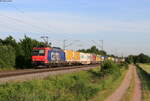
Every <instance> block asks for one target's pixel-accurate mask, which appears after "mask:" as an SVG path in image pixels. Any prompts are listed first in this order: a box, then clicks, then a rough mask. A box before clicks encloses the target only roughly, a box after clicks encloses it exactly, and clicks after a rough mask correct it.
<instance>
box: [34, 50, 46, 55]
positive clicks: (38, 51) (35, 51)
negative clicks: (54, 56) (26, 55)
mask: <svg viewBox="0 0 150 101" xmlns="http://www.w3.org/2000/svg"><path fill="white" fill-rule="evenodd" d="M44 53H45V52H44V49H39V50H38V49H36V50H33V51H32V55H33V56H38V55H39V56H44Z"/></svg>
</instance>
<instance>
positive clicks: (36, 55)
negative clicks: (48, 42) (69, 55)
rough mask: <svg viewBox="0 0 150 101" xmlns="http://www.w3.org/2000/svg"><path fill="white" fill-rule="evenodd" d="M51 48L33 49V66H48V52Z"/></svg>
mask: <svg viewBox="0 0 150 101" xmlns="http://www.w3.org/2000/svg"><path fill="white" fill-rule="evenodd" d="M48 49H49V48H33V51H32V64H33V65H34V66H39V65H46V64H48V58H47V51H48Z"/></svg>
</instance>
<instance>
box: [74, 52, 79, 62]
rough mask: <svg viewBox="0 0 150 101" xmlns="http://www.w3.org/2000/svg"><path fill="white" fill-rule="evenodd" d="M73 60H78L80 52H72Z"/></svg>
mask: <svg viewBox="0 0 150 101" xmlns="http://www.w3.org/2000/svg"><path fill="white" fill-rule="evenodd" d="M74 61H80V52H74Z"/></svg>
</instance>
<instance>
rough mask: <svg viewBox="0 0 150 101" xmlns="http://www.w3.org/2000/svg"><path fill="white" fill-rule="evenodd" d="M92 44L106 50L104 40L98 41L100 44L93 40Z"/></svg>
mask: <svg viewBox="0 0 150 101" xmlns="http://www.w3.org/2000/svg"><path fill="white" fill-rule="evenodd" d="M92 42H93V43H94V44H95V45H97V46H98V47H99V48H100V49H101V50H103V49H104V41H103V40H98V42H95V41H94V40H92Z"/></svg>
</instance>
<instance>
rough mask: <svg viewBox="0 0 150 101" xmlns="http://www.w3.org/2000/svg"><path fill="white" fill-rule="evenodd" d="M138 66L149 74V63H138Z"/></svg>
mask: <svg viewBox="0 0 150 101" xmlns="http://www.w3.org/2000/svg"><path fill="white" fill-rule="evenodd" d="M139 66H140V67H141V68H142V69H143V70H145V71H146V72H147V73H149V74H150V64H139Z"/></svg>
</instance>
